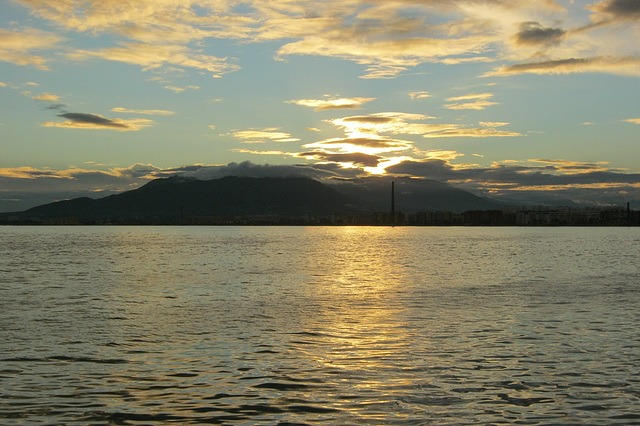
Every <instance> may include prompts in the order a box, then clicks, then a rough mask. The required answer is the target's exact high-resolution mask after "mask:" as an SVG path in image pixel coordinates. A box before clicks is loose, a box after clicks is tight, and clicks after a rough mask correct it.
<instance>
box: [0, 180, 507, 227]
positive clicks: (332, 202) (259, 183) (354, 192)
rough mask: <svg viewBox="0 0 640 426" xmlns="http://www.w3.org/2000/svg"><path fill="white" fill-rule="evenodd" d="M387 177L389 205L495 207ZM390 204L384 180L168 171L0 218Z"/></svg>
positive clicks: (287, 213) (174, 217)
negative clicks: (209, 176) (129, 186)
mask: <svg viewBox="0 0 640 426" xmlns="http://www.w3.org/2000/svg"><path fill="white" fill-rule="evenodd" d="M395 181H396V184H395V187H396V210H397V211H405V212H412V211H419V210H422V211H424V210H451V211H464V210H472V209H480V210H488V209H493V208H499V205H498V204H496V203H493V202H491V201H489V200H486V199H483V198H480V197H476V196H475V195H472V194H470V193H468V192H466V191H462V190H460V189H456V188H453V187H451V186H450V185H447V184H442V183H439V182H436V181H425V180H413V179H396V180H395ZM390 204H391V180H389V179H388V178H385V179H373V180H371V179H367V180H364V181H356V182H342V183H340V184H333V185H325V184H323V183H320V182H318V181H315V180H312V179H308V178H302V177H290V178H270V177H264V178H249V177H234V176H228V177H224V178H221V179H213V180H197V179H194V178H185V177H179V176H176V177H170V178H162V179H156V180H153V181H151V182H149V183H147V184H146V185H144V186H142V187H140V188H138V189H135V190H132V191H126V192H123V193H120V194H116V195H110V196H108V197H104V198H99V199H92V198H87V197H82V198H75V199H71V200H65V201H57V202H54V203H49V204H43V205H40V206H37V207H34V208H31V209H29V210H25V211H23V212H18V213H3V214H0V219H2V218H4V219H5V220H7V218H10V217H11V218H14V219H15V218H19V219H23V220H24V219H27V218H28V219H35V220H49V219H56V218H64V217H75V218H77V219H78V220H79V221H80V222H83V223H87V222H124V223H127V222H128V223H178V222H180V221H182V220H185V218H194V217H238V216H241V217H255V216H281V217H300V216H303V215H312V216H313V215H320V216H328V215H331V214H348V215H357V214H365V215H366V214H370V213H371V212H373V211H383V212H386V211H389V209H390Z"/></svg>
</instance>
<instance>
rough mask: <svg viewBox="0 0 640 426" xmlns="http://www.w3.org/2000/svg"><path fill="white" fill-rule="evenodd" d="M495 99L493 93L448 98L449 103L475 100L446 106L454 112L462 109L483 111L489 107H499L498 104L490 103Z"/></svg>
mask: <svg viewBox="0 0 640 426" xmlns="http://www.w3.org/2000/svg"><path fill="white" fill-rule="evenodd" d="M492 97H493V93H473V94H469V95H464V96H457V97H453V98H448V99H447V101H450V102H451V101H467V100H473V102H465V103H454V104H446V105H444V107H445V108H447V109H453V110H461V109H471V110H482V109H485V108H486V107H488V106H492V105H497V104H498V103H497V102H492V101H489V100H488V99H491V98H492Z"/></svg>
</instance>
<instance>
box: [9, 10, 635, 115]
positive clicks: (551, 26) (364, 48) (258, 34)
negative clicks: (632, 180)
mask: <svg viewBox="0 0 640 426" xmlns="http://www.w3.org/2000/svg"><path fill="white" fill-rule="evenodd" d="M20 2H21V3H22V4H24V5H26V6H27V7H29V8H30V9H31V12H32V14H33V15H36V16H38V17H40V18H43V19H46V20H48V21H49V22H51V23H53V24H55V25H56V26H57V27H58V28H62V29H63V30H66V31H77V32H81V33H91V34H94V35H97V36H102V35H106V36H107V37H104V38H103V39H104V40H108V41H107V43H110V42H111V40H117V43H118V44H115V45H113V44H112V45H109V44H107V45H106V46H105V47H104V48H102V49H96V50H87V49H77V50H75V51H71V52H70V53H68V54H67V56H68V57H70V58H73V59H76V60H87V59H90V58H102V59H106V60H113V61H119V62H124V63H129V64H135V65H138V66H140V67H142V68H143V70H159V69H161V68H164V69H172V70H176V69H180V70H184V69H194V70H196V71H201V72H207V73H210V74H211V75H213V76H214V77H221V76H223V75H225V74H227V73H230V72H234V71H237V70H239V69H240V66H239V65H237V64H236V63H235V59H234V58H229V57H223V56H214V55H210V54H205V53H204V52H206V49H211V48H215V47H217V46H218V43H217V41H218V40H232V41H234V42H242V43H248V42H252V43H264V42H269V43H271V44H273V43H279V46H278V47H276V52H275V58H276V59H283V58H286V57H290V56H293V55H313V56H323V57H330V58H338V59H343V60H347V61H352V62H355V63H357V64H359V65H361V66H363V68H364V73H363V75H362V77H363V78H395V77H397V76H398V75H400V74H401V73H403V72H405V71H407V70H409V69H410V68H413V67H417V66H419V65H421V64H424V63H440V64H448V65H455V64H464V63H476V62H490V61H495V60H497V59H501V60H504V61H506V62H505V65H504V66H503V67H501V68H498V69H497V70H494V71H493V72H492V73H490V74H489V75H514V74H516V73H517V72H516V71H515V70H520V71H522V72H532V71H526V70H527V66H531V64H520V63H518V62H521V61H522V60H531V58H536V60H539V61H540V62H538V67H537V68H535V67H534V68H528V69H529V70H533V69H537V70H538V73H544V74H549V73H552V72H551V69H555V70H556V73H559V72H562V73H569V72H586V71H584V70H585V64H582V66H573V67H572V66H570V65H569V64H568V63H565V66H564V67H556V66H552V67H544V66H543V67H542V68H541V67H540V65H542V64H543V63H552V62H557V61H569V60H572V59H575V60H583V61H589V62H590V63H591V66H590V67H587V68H590V69H592V70H595V71H596V72H607V73H622V74H626V75H638V74H640V72H638V71H637V68H638V67H637V63H636V64H632V63H628V64H627V65H626V66H625V65H624V64H622V62H625V61H626V59H627V58H635V57H636V56H637V54H638V53H637V48H636V47H635V44H634V43H633V42H632V41H630V42H629V43H627V44H626V47H624V48H623V47H621V46H620V45H621V44H622V43H620V40H622V37H620V38H617V39H616V41H617V43H615V45H616V50H619V51H618V52H611V46H612V43H611V42H610V39H608V38H607V37H588V33H589V31H591V30H593V29H594V28H597V27H598V26H599V25H600V26H601V25H604V24H605V23H607V24H616V23H623V22H628V21H634V20H637V19H638V16H640V14H639V12H638V6H637V2H635V0H604V1H599V2H597V3H594V4H592V5H590V6H587V9H589V10H590V11H591V13H592V15H591V20H592V23H591V24H590V25H582V26H581V27H577V28H573V29H567V30H565V29H563V28H560V27H559V23H563V24H564V23H565V22H571V23H573V22H572V21H569V19H568V16H569V14H568V9H569V10H571V11H572V12H573V11H574V9H577V8H582V6H581V5H574V4H573V2H572V3H571V4H570V5H567V7H566V8H565V7H562V6H561V5H559V4H558V3H557V2H556V1H554V0H544V1H538V2H531V1H526V0H513V1H510V2H507V1H504V0H482V1H480V0H451V1H447V2H442V1H434V0H428V1H421V2H417V1H415V0H397V1H392V2H380V1H377V0H368V1H356V0H346V1H337V0H327V1H323V2H303V1H296V0H274V1H269V2H258V1H253V0H250V1H247V2H244V3H242V7H240V6H238V5H237V3H236V2H231V1H226V0H220V1H218V0H207V1H202V2H201V1H195V0H176V1H154V0H137V1H135V2H123V1H116V0H105V1H95V0H88V1H83V2H72V1H49V0H21V1H20ZM574 16H576V15H575V14H574V13H571V18H573V17H574ZM514 28H516V32H515V33H514V32H513V31H514ZM2 31H3V32H2V33H0V60H8V61H10V62H14V63H23V64H32V65H35V66H39V67H42V68H46V64H45V63H46V61H47V60H46V59H44V58H42V57H39V56H34V55H30V53H29V51H33V50H37V49H45V48H46V49H48V48H51V47H54V46H55V45H56V43H58V42H59V41H60V40H61V39H60V38H59V37H58V36H55V35H52V34H51V33H45V32H37V30H32V29H26V30H22V31H20V32H12V31H7V30H2ZM2 35H4V36H5V39H7V38H12V41H5V42H4V43H3V41H2V40H3V37H2ZM17 35H18V36H24V37H16V36H17ZM628 35H629V37H627V39H628V40H634V39H635V38H634V37H635V34H633V29H631V30H630V32H629V33H628ZM210 40H213V41H214V42H213V43H212V42H210ZM111 43H113V42H111ZM3 45H4V46H5V47H4V48H3V47H2V46H3ZM6 46H8V47H6ZM533 49H535V51H532V50H533ZM603 52H607V55H609V56H610V59H609V61H608V62H609V64H605V63H604V62H600V64H599V65H596V62H598V61H594V60H593V59H590V58H596V57H601V56H602V53H603ZM525 58H526V59H525ZM514 62H516V63H514ZM632 62H633V61H632ZM519 65H521V66H522V67H520V68H518V66H519ZM510 67H515V68H513V69H511V68H510ZM543 69H544V70H546V72H542V70H543ZM165 84H169V82H165ZM168 87H171V88H175V86H168ZM413 93H415V94H416V95H415V99H420V98H422V97H424V96H426V92H413ZM418 94H423V95H424V96H422V95H418ZM418 96H420V97H418ZM301 101H304V100H301ZM308 101H314V100H308ZM292 102H294V103H295V102H296V101H292ZM310 106H311V105H310ZM313 107H314V108H320V109H319V110H324V109H335V108H341V107H342V108H349V109H353V108H359V107H360V105H358V104H357V103H356V104H349V103H347V104H345V105H343V106H339V105H331V104H318V106H313ZM334 107H335V108H334Z"/></svg>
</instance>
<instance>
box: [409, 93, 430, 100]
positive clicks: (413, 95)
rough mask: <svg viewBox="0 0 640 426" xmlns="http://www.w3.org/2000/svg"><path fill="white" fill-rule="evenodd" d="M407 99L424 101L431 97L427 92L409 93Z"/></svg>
mask: <svg viewBox="0 0 640 426" xmlns="http://www.w3.org/2000/svg"><path fill="white" fill-rule="evenodd" d="M409 97H410V98H411V99H424V98H430V97H431V95H430V94H429V92H411V93H409Z"/></svg>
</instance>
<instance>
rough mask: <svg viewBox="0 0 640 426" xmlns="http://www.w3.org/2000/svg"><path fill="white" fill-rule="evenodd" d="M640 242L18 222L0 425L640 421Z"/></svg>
mask: <svg viewBox="0 0 640 426" xmlns="http://www.w3.org/2000/svg"><path fill="white" fill-rule="evenodd" d="M639 265H640V228H637V227H632V228H628V227H611V228H582V227H580V228H578V227H575V228H573V227H567V228H562V227H558V228H555V227H554V228H545V227H531V228H526V227H522V228H519V227H400V226H398V227H339V226H333V227H272V226H269V227H267V226H265V227H242V226H241V227H231V226H230V227H204V226H203V227H136V226H120V227H118V226H114V227H110V226H95V227H83V226H66V227H65V226H59V227H46V226H31V227H18V226H4V227H0V424H2V425H40V424H42V425H156V424H222V425H313V424H336V425H478V424H491V425H501V424H505V425H513V424H517V425H589V424H592V425H604V424H621V425H630V424H640V266H639Z"/></svg>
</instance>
